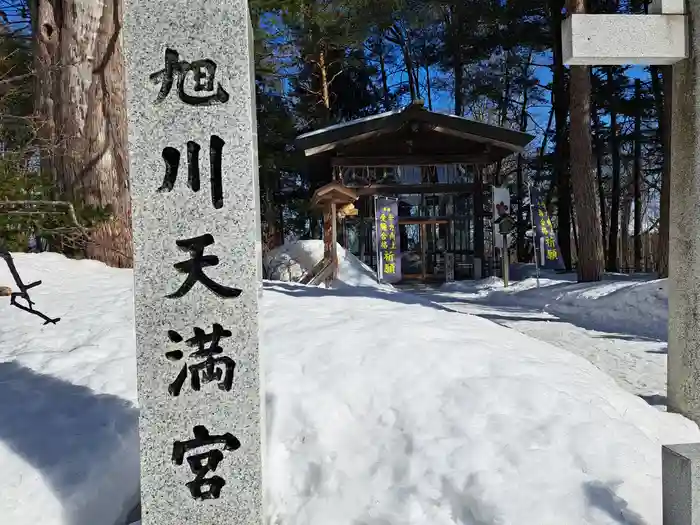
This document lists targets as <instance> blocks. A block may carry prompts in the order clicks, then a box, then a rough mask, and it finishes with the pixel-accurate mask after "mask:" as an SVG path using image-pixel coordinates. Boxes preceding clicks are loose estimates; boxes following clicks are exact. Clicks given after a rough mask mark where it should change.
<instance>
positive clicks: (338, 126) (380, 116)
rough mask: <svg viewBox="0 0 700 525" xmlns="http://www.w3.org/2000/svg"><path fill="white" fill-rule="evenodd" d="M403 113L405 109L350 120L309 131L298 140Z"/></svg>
mask: <svg viewBox="0 0 700 525" xmlns="http://www.w3.org/2000/svg"><path fill="white" fill-rule="evenodd" d="M402 111H404V110H403V109H395V110H392V111H385V112H384V113H378V114H376V115H370V116H368V117H361V118H358V119H355V120H349V121H347V122H341V123H340V124H333V125H331V126H327V127H325V128H321V129H317V130H314V131H309V132H308V133H304V134H303V135H299V136H298V137H297V139H304V138H307V137H313V136H314V135H318V134H320V133H325V132H326V131H332V130H335V129H341V128H345V127H347V126H351V125H354V124H359V123H361V122H369V121H370V120H376V119H382V118H385V117H389V116H391V115H398V114H399V113H401V112H402Z"/></svg>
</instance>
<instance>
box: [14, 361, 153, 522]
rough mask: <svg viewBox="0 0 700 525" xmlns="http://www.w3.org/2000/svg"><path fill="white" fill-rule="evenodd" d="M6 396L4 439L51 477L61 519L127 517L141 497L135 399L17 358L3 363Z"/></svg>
mask: <svg viewBox="0 0 700 525" xmlns="http://www.w3.org/2000/svg"><path fill="white" fill-rule="evenodd" d="M0 399H2V400H3V401H4V403H3V404H4V407H3V422H2V424H1V425H0V440H1V441H2V442H3V443H4V444H5V445H6V446H7V447H8V448H10V449H12V450H13V451H14V453H15V454H17V455H18V456H20V457H21V458H22V459H23V460H24V461H25V462H26V463H28V464H29V465H31V467H33V468H34V469H36V470H37V471H38V472H39V473H40V474H41V476H42V477H43V479H45V480H46V481H47V483H48V485H49V486H50V487H51V489H52V491H53V493H54V495H55V496H56V498H57V499H58V500H59V501H60V503H61V505H62V506H63V512H64V519H63V520H62V522H65V523H70V524H71V525H94V524H95V523H108V521H105V520H110V519H115V520H123V519H124V518H125V517H126V515H127V513H128V512H129V511H130V510H131V508H132V507H133V506H134V505H135V503H136V502H137V501H138V492H136V493H135V494H134V491H138V483H139V479H138V472H139V456H138V454H137V451H138V409H137V408H136V407H135V406H134V405H133V404H131V403H129V402H128V401H126V400H124V399H121V398H118V397H116V396H112V395H106V394H96V393H95V392H93V391H92V390H91V389H89V388H86V387H84V386H79V385H74V384H71V383H68V382H66V381H63V380H61V379H57V378H55V377H52V376H49V375H44V374H39V373H37V372H35V371H33V370H31V369H29V368H26V367H24V366H22V365H20V364H18V363H17V362H4V363H0ZM105 464H108V466H109V472H105V469H104V466H105ZM134 475H135V476H134ZM132 477H135V479H129V478H132ZM97 489H99V494H101V496H99V497H95V496H98V492H97ZM102 491H106V492H105V493H103V492H102ZM107 493H109V494H110V496H108V497H107V498H105V497H104V494H107ZM127 499H128V500H129V501H126V500H127ZM105 502H107V508H106V505H105ZM110 502H111V503H110ZM29 503H30V502H29V501H27V502H25V504H29ZM110 505H111V506H110Z"/></svg>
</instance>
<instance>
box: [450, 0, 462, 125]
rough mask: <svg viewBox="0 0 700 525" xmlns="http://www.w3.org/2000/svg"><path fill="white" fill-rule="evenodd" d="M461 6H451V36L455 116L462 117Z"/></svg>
mask: <svg viewBox="0 0 700 525" xmlns="http://www.w3.org/2000/svg"><path fill="white" fill-rule="evenodd" d="M460 9H461V7H460V5H459V4H452V5H451V6H450V20H451V22H450V34H451V36H452V47H453V57H452V60H453V62H452V73H453V75H454V91H455V94H454V97H455V115H457V116H458V117H461V116H462V115H463V114H464V103H463V96H464V59H463V58H462V38H461V37H462V31H461V27H462V26H461V23H460V22H461V21H460V14H459V12H460Z"/></svg>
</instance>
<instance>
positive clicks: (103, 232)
mask: <svg viewBox="0 0 700 525" xmlns="http://www.w3.org/2000/svg"><path fill="white" fill-rule="evenodd" d="M33 4H34V5H33V9H32V13H33V14H35V17H34V19H33V21H32V22H33V29H34V35H35V48H36V51H37V55H36V65H37V69H38V75H37V76H38V82H37V87H36V93H35V95H36V101H37V110H38V112H39V116H40V118H41V120H42V138H44V139H45V145H46V146H47V147H46V148H45V151H42V167H43V168H45V169H47V170H50V172H51V174H52V175H53V177H54V180H55V184H56V193H57V194H58V196H60V197H61V198H63V199H66V200H69V201H70V202H74V203H76V204H78V205H85V206H88V207H96V208H102V209H109V210H110V211H111V214H112V218H111V219H110V220H109V221H106V222H104V223H102V224H100V225H98V226H97V227H95V228H94V229H91V231H90V234H89V238H88V239H87V245H86V249H85V255H86V257H88V258H89V259H95V260H99V261H102V262H104V263H106V264H108V265H110V266H116V267H131V265H132V261H133V252H132V237H131V207H130V202H129V178H128V166H129V164H128V154H127V118H126V108H125V81H124V57H123V54H122V50H121V42H120V41H121V36H120V31H121V22H122V12H121V0H33ZM57 130H60V137H59V133H58V132H57Z"/></svg>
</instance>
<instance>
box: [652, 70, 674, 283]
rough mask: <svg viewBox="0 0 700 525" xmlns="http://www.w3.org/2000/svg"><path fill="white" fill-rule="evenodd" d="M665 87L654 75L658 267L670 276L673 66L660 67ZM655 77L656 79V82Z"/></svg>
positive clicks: (663, 273)
mask: <svg viewBox="0 0 700 525" xmlns="http://www.w3.org/2000/svg"><path fill="white" fill-rule="evenodd" d="M659 69H660V70H661V75H662V78H663V88H661V86H659V77H658V75H652V86H653V88H654V98H655V99H656V100H657V107H659V106H660V109H661V111H660V112H658V115H659V127H658V131H659V134H660V135H661V144H662V151H663V156H664V157H663V168H662V172H661V196H660V203H659V204H660V206H659V238H658V242H657V246H656V269H657V272H658V273H659V277H668V249H669V224H670V220H671V218H670V216H671V115H672V113H673V108H672V107H671V90H672V89H673V81H672V69H671V66H662V67H661V68H659ZM654 79H656V81H655V83H654Z"/></svg>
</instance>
